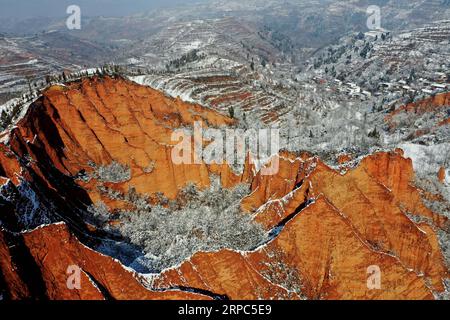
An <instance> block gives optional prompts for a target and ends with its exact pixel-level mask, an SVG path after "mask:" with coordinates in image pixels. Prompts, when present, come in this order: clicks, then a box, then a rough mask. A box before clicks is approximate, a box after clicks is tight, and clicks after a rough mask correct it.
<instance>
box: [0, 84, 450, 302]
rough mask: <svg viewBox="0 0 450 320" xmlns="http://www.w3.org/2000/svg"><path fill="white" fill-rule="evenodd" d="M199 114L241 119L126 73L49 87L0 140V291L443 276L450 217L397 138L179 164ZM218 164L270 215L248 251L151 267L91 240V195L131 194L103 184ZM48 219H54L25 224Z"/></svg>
mask: <svg viewBox="0 0 450 320" xmlns="http://www.w3.org/2000/svg"><path fill="white" fill-rule="evenodd" d="M194 121H200V122H201V123H202V125H203V126H204V127H205V128H206V127H221V126H224V127H229V126H231V125H233V119H231V118H229V117H226V116H224V115H221V114H219V113H217V112H214V111H212V110H209V109H205V108H202V107H200V106H198V105H194V104H189V103H185V102H183V101H181V100H179V99H172V98H169V97H166V96H165V95H164V94H162V93H161V92H158V91H156V90H153V89H150V88H147V87H143V86H139V85H137V84H135V83H132V82H129V81H127V80H124V79H112V78H109V77H105V78H92V79H85V80H82V81H81V82H76V83H71V84H68V85H67V86H54V87H51V88H49V89H48V90H47V91H45V92H44V93H43V95H42V97H41V98H39V99H38V100H37V101H36V102H35V103H33V104H32V105H31V106H30V108H29V110H28V112H27V114H26V115H25V117H24V118H23V119H22V120H20V122H19V123H18V124H17V126H16V127H15V128H14V129H12V131H11V132H10V133H9V135H8V137H7V139H6V138H5V137H3V138H2V141H4V143H2V144H0V176H1V178H0V179H1V180H0V191H1V192H0V195H2V196H1V197H0V208H1V209H2V210H1V212H2V213H1V216H0V221H1V222H2V227H3V228H4V230H2V232H0V257H1V260H0V268H1V274H0V291H2V294H3V296H5V297H7V298H10V299H24V298H34V299H223V298H230V299H261V298H262V299H303V298H308V299H433V298H434V296H435V294H437V293H440V292H442V291H444V290H445V288H444V286H443V280H444V279H447V278H448V277H449V274H448V266H446V265H445V262H444V259H443V256H442V252H441V249H440V245H439V241H438V239H437V236H436V233H437V232H438V231H440V230H445V229H446V228H447V227H448V221H447V218H445V217H444V216H443V215H441V214H440V213H439V212H433V211H432V210H430V209H429V208H428V207H426V206H425V205H424V203H423V202H422V199H421V192H420V190H418V189H417V187H415V186H414V171H413V167H412V162H411V160H410V159H405V158H404V156H403V153H402V151H401V150H396V151H393V152H380V153H376V154H373V155H370V156H367V157H366V158H364V159H362V160H361V161H360V163H359V164H356V160H355V161H351V157H350V156H345V157H344V156H343V157H340V158H339V159H337V160H338V161H337V162H338V163H339V164H340V167H339V168H340V169H342V168H343V166H345V170H342V171H341V170H340V169H339V170H335V169H333V168H331V167H329V166H328V165H327V164H325V163H324V162H322V161H321V160H320V159H318V158H317V157H314V156H313V155H311V154H308V153H300V154H294V153H289V152H281V153H280V154H279V155H278V156H277V157H278V158H279V170H278V172H277V173H276V174H275V175H271V176H267V175H262V174H261V172H256V170H255V167H254V166H252V165H251V164H250V162H249V159H247V161H246V165H245V166H244V170H243V172H241V173H240V174H239V173H236V172H235V171H233V170H232V169H231V168H230V167H229V166H228V165H227V164H213V165H207V164H205V163H199V164H181V165H175V164H174V163H173V161H171V152H172V149H173V147H174V145H175V144H176V142H174V141H172V139H171V135H172V133H173V131H174V130H176V129H181V128H189V127H191V126H192V125H193V123H194ZM350 162H351V163H350ZM112 163H117V164H119V165H120V166H124V167H126V168H129V175H128V174H125V175H124V177H125V178H124V177H122V179H113V180H114V181H106V180H105V179H104V178H102V177H101V176H100V175H98V174H97V171H98V169H99V168H101V167H103V168H104V167H107V166H109V165H111V164H112ZM352 166H353V167H352ZM213 175H216V176H219V177H220V181H221V183H222V185H223V186H224V187H227V188H228V187H232V186H235V185H236V184H238V183H241V182H247V183H249V184H251V192H250V194H249V195H248V196H247V197H245V198H244V199H243V200H242V202H241V207H242V209H243V211H244V212H245V214H249V215H252V217H253V218H254V220H255V221H257V222H259V223H261V224H262V225H263V226H264V227H265V228H266V230H267V232H268V235H269V237H268V239H267V241H266V242H265V243H261V244H260V245H259V246H258V247H257V248H253V250H251V251H248V252H240V251H234V250H231V249H226V248H225V249H223V250H220V251H217V252H199V253H197V254H195V255H194V256H193V257H191V258H190V259H188V260H187V261H185V262H184V263H182V264H181V265H179V266H175V267H173V268H171V269H168V270H164V271H163V272H162V273H161V274H159V275H155V276H154V277H153V278H152V279H151V280H150V279H144V278H142V277H141V276H139V275H138V274H136V273H134V272H131V271H129V270H128V269H127V268H125V267H124V266H123V265H122V264H120V263H119V262H118V261H116V260H114V259H112V258H110V257H107V256H105V255H102V254H100V253H98V252H96V251H94V250H92V249H90V246H91V247H94V245H96V244H98V243H99V241H100V237H102V236H104V235H103V234H102V230H98V229H96V228H94V227H93V226H91V225H89V224H88V223H86V221H85V217H86V216H85V215H86V214H87V210H86V208H87V206H89V205H92V204H95V203H96V202H98V201H99V200H101V201H103V202H105V203H106V204H107V205H108V207H109V208H110V209H111V211H112V212H113V211H114V210H115V209H122V208H125V207H127V206H130V205H131V204H130V203H128V202H126V201H124V200H123V199H121V198H120V197H117V198H114V197H112V196H111V195H110V194H108V192H106V191H105V190H111V191H112V192H113V193H119V194H127V193H128V192H129V190H133V192H134V193H135V194H148V195H150V196H151V197H150V201H155V198H154V197H153V196H155V197H157V196H161V195H164V196H165V197H167V198H169V199H175V198H176V197H177V195H178V193H179V191H180V190H181V189H182V188H183V187H184V186H186V185H187V184H189V183H195V184H196V185H197V186H199V187H200V188H205V187H208V186H209V185H210V183H211V177H212V176H213ZM46 219H48V222H49V223H48V225H47V224H46V225H44V226H43V227H40V228H37V229H34V230H32V231H24V230H25V229H27V230H28V229H30V227H33V222H34V223H35V224H37V225H40V224H42V221H46ZM36 221H40V222H39V223H37V222H36ZM56 222H58V223H56ZM61 222H64V223H61ZM70 266H77V267H79V268H80V270H81V273H80V275H81V283H82V285H81V289H79V290H71V289H69V288H68V287H67V280H68V276H69V275H68V273H67V270H68V267H70ZM374 272H375V273H374ZM378 275H379V276H380V277H378ZM374 276H375V277H378V278H377V279H375V285H374V283H372V282H371V281H373V280H374Z"/></svg>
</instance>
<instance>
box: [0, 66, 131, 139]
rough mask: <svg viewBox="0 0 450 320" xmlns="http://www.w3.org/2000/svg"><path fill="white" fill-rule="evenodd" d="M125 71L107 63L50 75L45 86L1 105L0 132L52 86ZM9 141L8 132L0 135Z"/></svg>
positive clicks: (12, 124)
mask: <svg viewBox="0 0 450 320" xmlns="http://www.w3.org/2000/svg"><path fill="white" fill-rule="evenodd" d="M123 72H124V70H123V69H122V67H120V66H117V65H105V66H103V67H98V68H88V69H83V70H80V71H76V72H73V73H65V72H63V73H62V74H59V75H48V76H47V80H46V82H47V83H46V84H44V85H43V86H41V87H34V88H31V91H29V90H27V91H25V92H24V93H23V94H22V95H21V96H20V97H19V98H13V99H11V100H9V101H7V102H6V103H4V104H3V105H0V132H2V131H7V130H11V129H12V128H13V127H14V126H15V125H16V124H17V122H18V121H19V120H20V119H22V118H23V117H24V116H25V115H26V113H27V111H28V108H29V107H30V105H32V104H33V103H34V102H35V101H36V100H37V99H39V98H40V97H41V96H42V93H43V92H44V91H45V90H47V89H48V88H50V87H52V86H60V87H65V86H66V83H70V82H73V81H79V80H82V79H83V78H89V77H94V76H103V75H110V76H116V75H120V76H121V75H122V73H123ZM7 141H8V137H7V134H5V135H3V136H2V135H0V142H2V143H5V142H7Z"/></svg>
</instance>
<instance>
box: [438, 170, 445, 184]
mask: <svg viewBox="0 0 450 320" xmlns="http://www.w3.org/2000/svg"><path fill="white" fill-rule="evenodd" d="M445 175H446V173H445V168H444V167H441V168H440V169H439V172H438V179H439V181H440V182H442V183H444V182H445Z"/></svg>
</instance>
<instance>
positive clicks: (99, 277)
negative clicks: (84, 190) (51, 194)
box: [0, 224, 211, 300]
mask: <svg viewBox="0 0 450 320" xmlns="http://www.w3.org/2000/svg"><path fill="white" fill-rule="evenodd" d="M5 234H6V233H5V232H2V233H0V254H1V257H2V272H3V279H4V283H6V286H7V288H8V289H9V290H8V291H7V292H8V293H9V294H10V298H12V299H24V298H36V297H38V298H41V299H56V300H79V299H82V300H103V299H107V300H109V299H123V300H131V299H132V300H141V299H152V300H153V299H183V300H184V299H211V297H208V296H207V295H202V294H195V293H191V292H188V290H187V289H185V290H184V291H183V290H180V289H176V288H174V289H170V288H168V289H159V290H158V291H152V290H150V289H147V288H145V286H144V283H143V281H140V280H139V278H138V277H137V275H136V274H135V273H133V272H132V271H129V270H127V269H125V268H124V266H123V265H121V264H120V263H119V262H118V261H117V260H114V259H112V258H110V257H107V256H104V255H101V254H100V253H97V252H95V251H93V250H91V249H89V248H88V247H86V246H85V245H83V244H81V243H80V242H79V241H78V240H77V239H76V238H75V237H74V236H73V235H72V234H71V232H70V231H69V229H68V228H67V226H66V225H65V224H54V225H49V226H45V227H42V228H39V229H36V230H34V231H30V232H26V233H23V234H21V235H20V236H16V237H19V239H18V240H16V241H15V243H20V244H21V245H20V247H21V248H20V249H11V248H9V247H8V245H7V244H6V243H5V241H4V238H5ZM14 246H16V244H15V245H14ZM19 250H20V251H19ZM25 257H26V258H27V260H26V261H25V260H24V259H25ZM71 267H74V268H79V269H77V270H79V273H78V274H79V276H80V280H79V282H78V284H76V283H77V282H76V280H75V278H74V276H77V273H76V272H78V271H75V270H76V269H71ZM20 274H22V278H20V277H19V275H20ZM25 274H28V276H27V277H25ZM72 281H74V282H72ZM33 289H34V293H35V294H36V293H40V295H39V296H36V295H35V294H32V293H33ZM38 289H39V291H38Z"/></svg>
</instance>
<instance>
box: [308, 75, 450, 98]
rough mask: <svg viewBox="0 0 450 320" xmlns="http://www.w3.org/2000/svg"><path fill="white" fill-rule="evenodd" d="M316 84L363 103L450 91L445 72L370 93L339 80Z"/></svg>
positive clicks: (383, 86) (394, 82) (394, 83)
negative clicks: (384, 97)
mask: <svg viewBox="0 0 450 320" xmlns="http://www.w3.org/2000/svg"><path fill="white" fill-rule="evenodd" d="M313 80H314V82H315V83H317V84H320V85H325V86H326V90H328V91H335V92H339V93H341V94H345V95H346V96H347V97H348V98H350V99H358V100H361V101H365V100H368V99H370V98H372V97H373V96H375V97H379V96H384V95H395V96H404V95H410V96H416V95H433V94H437V93H440V92H446V91H450V79H449V78H448V75H447V74H446V73H444V72H436V73H435V74H433V75H430V76H428V77H424V78H419V79H414V80H411V81H406V80H403V79H400V80H392V81H389V82H382V83H380V84H379V85H378V88H377V90H375V91H372V90H371V91H369V90H366V89H364V88H361V87H360V86H359V85H357V84H356V83H353V82H344V81H341V80H339V79H333V80H332V81H327V80H325V79H323V78H320V77H315V78H314V79H313Z"/></svg>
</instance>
